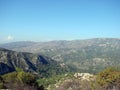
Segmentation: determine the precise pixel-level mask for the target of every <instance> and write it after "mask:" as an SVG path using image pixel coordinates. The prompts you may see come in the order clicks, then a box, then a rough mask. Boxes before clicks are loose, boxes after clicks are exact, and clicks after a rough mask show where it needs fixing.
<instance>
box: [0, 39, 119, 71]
mask: <svg viewBox="0 0 120 90" xmlns="http://www.w3.org/2000/svg"><path fill="white" fill-rule="evenodd" d="M0 47H3V48H6V49H10V50H14V51H18V52H30V53H34V54H41V55H44V56H47V57H50V58H52V59H54V60H56V61H59V62H61V63H63V64H65V65H67V66H69V67H70V68H71V70H73V71H76V70H79V71H81V72H92V73H96V72H99V71H100V70H102V69H104V68H106V67H110V66H116V65H120V64H119V63H120V39H119V38H94V39H86V40H72V41H66V40H61V41H49V42H28V41H21V42H13V43H6V44H1V45H0Z"/></svg>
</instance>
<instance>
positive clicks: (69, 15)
mask: <svg viewBox="0 0 120 90" xmlns="http://www.w3.org/2000/svg"><path fill="white" fill-rule="evenodd" d="M0 13H1V14H0V43H8V42H16V41H35V42H44V41H54V40H79V39H80V40H81V39H91V38H120V1H119V0H114V1H113V0H74V1H73V0H60V1H58V0H57V1H56V0H44V1H41V0H36V1H35V0H0Z"/></svg>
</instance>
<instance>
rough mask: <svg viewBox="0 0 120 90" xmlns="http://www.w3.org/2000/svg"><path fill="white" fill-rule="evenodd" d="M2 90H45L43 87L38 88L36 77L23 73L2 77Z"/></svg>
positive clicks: (0, 81) (0, 82)
mask: <svg viewBox="0 0 120 90" xmlns="http://www.w3.org/2000/svg"><path fill="white" fill-rule="evenodd" d="M0 89H14V90H29V89H30V90H37V89H38V90H44V88H43V87H42V86H38V83H37V82H36V76H35V75H33V74H31V73H26V72H23V71H20V72H12V73H8V74H5V75H2V76H1V77H0Z"/></svg>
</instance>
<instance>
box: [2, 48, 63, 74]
mask: <svg viewBox="0 0 120 90" xmlns="http://www.w3.org/2000/svg"><path fill="white" fill-rule="evenodd" d="M16 68H22V69H23V70H24V71H26V72H33V73H36V74H37V73H40V74H42V75H47V74H48V75H49V74H53V73H54V74H57V73H62V71H64V70H65V67H61V65H60V63H58V62H56V61H54V60H52V59H51V58H48V57H45V56H42V55H38V54H32V53H24V52H15V51H11V50H7V49H3V48H0V75H1V74H5V73H9V72H12V71H15V70H16ZM51 71H52V72H51Z"/></svg>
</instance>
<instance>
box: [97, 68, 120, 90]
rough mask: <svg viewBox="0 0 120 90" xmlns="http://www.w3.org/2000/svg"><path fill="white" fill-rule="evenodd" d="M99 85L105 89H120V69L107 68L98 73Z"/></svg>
mask: <svg viewBox="0 0 120 90" xmlns="http://www.w3.org/2000/svg"><path fill="white" fill-rule="evenodd" d="M96 80H97V83H98V84H99V85H100V86H102V87H103V88H105V89H113V88H114V89H116V90H118V89H120V68H118V67H117V68H115V67H112V68H107V69H105V70H104V71H102V72H100V73H98V75H97V78H96Z"/></svg>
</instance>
